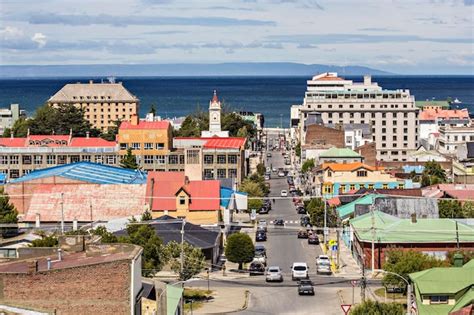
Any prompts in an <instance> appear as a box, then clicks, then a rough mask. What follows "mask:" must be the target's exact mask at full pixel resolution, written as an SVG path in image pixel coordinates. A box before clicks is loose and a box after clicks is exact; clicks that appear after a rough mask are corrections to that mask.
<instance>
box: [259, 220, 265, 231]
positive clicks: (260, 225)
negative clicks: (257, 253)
mask: <svg viewBox="0 0 474 315" xmlns="http://www.w3.org/2000/svg"><path fill="white" fill-rule="evenodd" d="M257 223H258V227H263V229H264V230H265V232H266V231H267V220H265V219H260V220H258V222H257Z"/></svg>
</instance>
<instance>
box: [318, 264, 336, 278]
mask: <svg viewBox="0 0 474 315" xmlns="http://www.w3.org/2000/svg"><path fill="white" fill-rule="evenodd" d="M316 273H317V274H318V275H320V274H326V275H330V274H332V271H331V264H330V263H328V262H321V263H319V264H316Z"/></svg>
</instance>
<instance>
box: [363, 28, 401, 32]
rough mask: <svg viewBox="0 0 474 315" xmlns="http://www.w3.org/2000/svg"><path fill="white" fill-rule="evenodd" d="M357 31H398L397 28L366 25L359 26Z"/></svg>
mask: <svg viewBox="0 0 474 315" xmlns="http://www.w3.org/2000/svg"><path fill="white" fill-rule="evenodd" d="M358 31H361V32H398V31H399V30H396V29H393V28H388V27H366V28H359V29H358Z"/></svg>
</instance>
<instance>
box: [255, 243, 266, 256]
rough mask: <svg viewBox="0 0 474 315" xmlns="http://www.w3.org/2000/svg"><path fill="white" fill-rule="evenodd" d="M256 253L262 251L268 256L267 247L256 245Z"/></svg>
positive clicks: (261, 252)
mask: <svg viewBox="0 0 474 315" xmlns="http://www.w3.org/2000/svg"><path fill="white" fill-rule="evenodd" d="M255 253H260V254H263V255H265V257H266V256H267V249H266V248H265V246H263V245H255Z"/></svg>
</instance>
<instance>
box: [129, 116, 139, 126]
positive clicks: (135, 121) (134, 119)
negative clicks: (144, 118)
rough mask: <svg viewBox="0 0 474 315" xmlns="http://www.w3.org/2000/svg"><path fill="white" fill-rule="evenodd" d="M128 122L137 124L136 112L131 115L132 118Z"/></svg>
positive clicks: (133, 124)
mask: <svg viewBox="0 0 474 315" xmlns="http://www.w3.org/2000/svg"><path fill="white" fill-rule="evenodd" d="M130 122H131V123H132V126H137V125H138V116H137V114H133V115H132V118H131V120H130Z"/></svg>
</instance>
